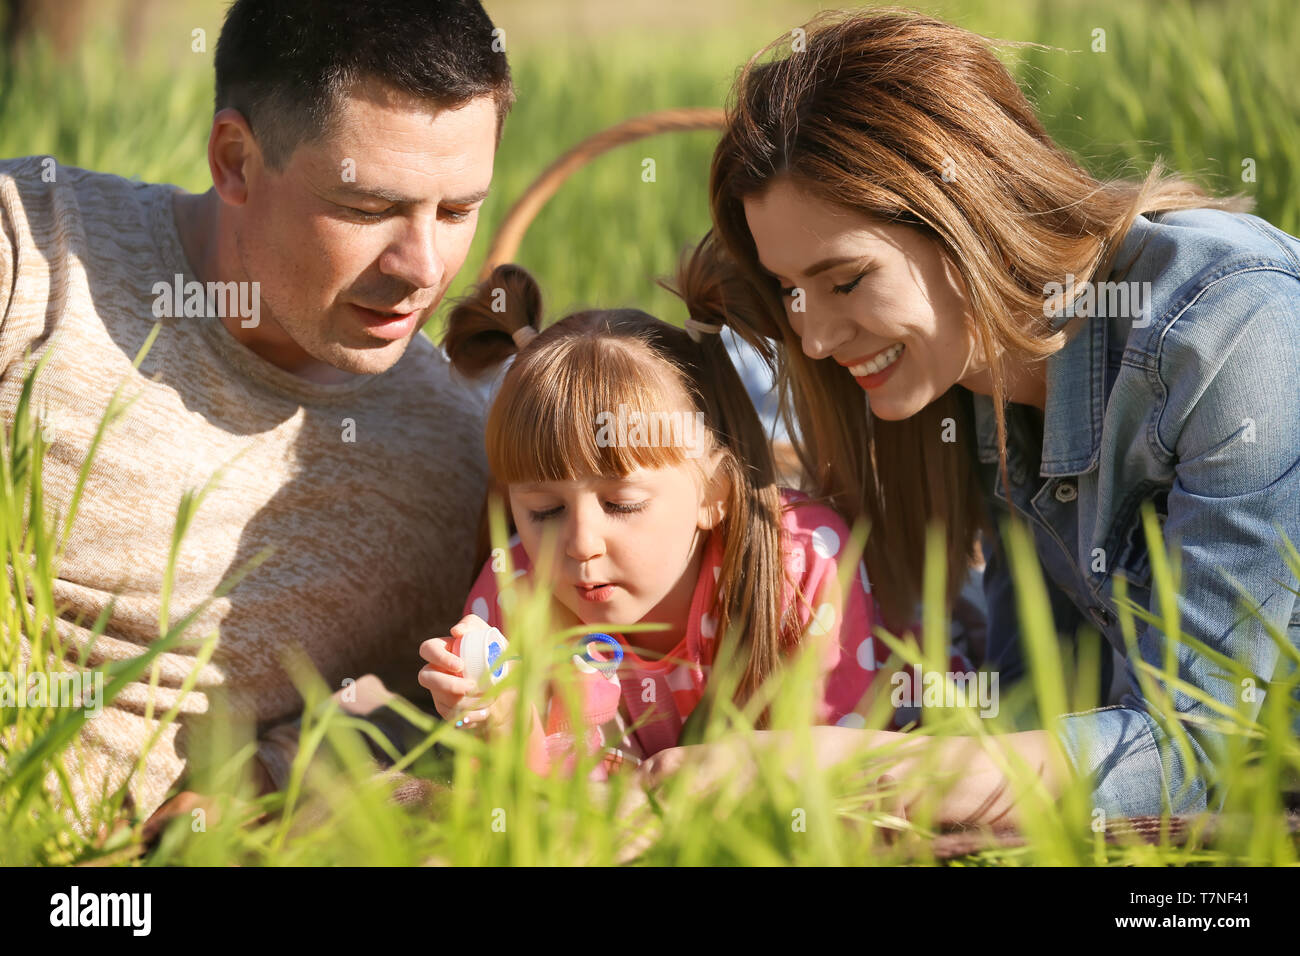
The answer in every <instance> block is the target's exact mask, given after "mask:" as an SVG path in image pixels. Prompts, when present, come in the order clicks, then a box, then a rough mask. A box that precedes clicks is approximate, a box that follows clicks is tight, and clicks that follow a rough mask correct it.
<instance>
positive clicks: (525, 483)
mask: <svg viewBox="0 0 1300 956" xmlns="http://www.w3.org/2000/svg"><path fill="white" fill-rule="evenodd" d="M715 255H716V252H715V250H714V247H713V244H712V240H711V238H710V237H706V238H705V240H704V241H703V242H702V243H701V244H700V246H699V247H697V248H696V250H695V251H694V253H693V254H692V255H691V256H689V257H688V259H687V260H686V261H684V262H683V265H682V268H681V269H680V270H679V285H680V286H681V290H680V291H679V292H678V293H677V294H679V295H680V296H681V297H682V298H683V299H684V300H685V302H686V304H687V306H688V308H689V309H690V312H691V314H692V317H691V318H690V319H688V320H687V328H686V330H685V331H683V330H681V329H677V328H675V327H673V326H671V325H669V324H667V323H665V322H661V321H659V320H658V319H655V318H653V317H652V316H650V315H647V314H645V313H644V312H640V311H637V310H632V309H617V310H590V311H584V312H578V313H576V314H573V315H570V316H568V317H567V318H564V319H562V320H560V321H558V322H555V323H554V324H552V325H550V326H548V327H547V328H546V329H545V330H544V331H541V332H538V331H537V329H538V328H539V327H540V326H541V321H542V315H541V295H540V292H539V290H538V287H537V285H536V283H535V282H534V280H533V279H532V277H531V276H530V275H529V274H528V273H527V272H525V271H524V270H523V269H521V268H519V267H516V266H500V267H498V268H497V269H496V270H495V271H494V272H493V274H492V276H491V278H490V279H489V280H488V281H487V282H486V283H484V284H482V285H481V286H480V287H479V288H478V289H477V290H476V292H475V293H473V294H472V295H471V296H470V297H469V298H468V299H466V300H464V301H462V302H461V303H460V304H458V305H457V306H456V308H455V309H454V310H453V311H452V313H451V315H450V316H449V320H448V331H447V335H446V338H445V341H444V347H445V348H446V350H447V354H448V356H449V358H450V359H451V361H452V363H453V365H454V366H455V367H456V368H457V369H458V370H459V371H460V372H462V373H464V374H466V375H469V376H477V375H479V374H480V373H482V372H483V371H484V370H486V369H489V368H491V367H493V366H495V365H497V364H498V363H499V362H501V361H502V360H503V359H505V358H507V357H508V356H509V355H511V354H515V359H514V361H513V364H512V365H511V366H510V368H509V370H508V372H507V373H506V374H505V376H504V378H503V379H502V381H501V384H500V388H499V391H498V393H497V395H496V398H495V401H494V402H493V404H492V408H491V411H490V412H489V416H488V420H487V426H486V444H487V456H488V464H489V467H490V470H491V473H492V476H493V480H494V481H495V482H496V483H497V484H498V485H499V486H501V487H503V488H504V489H506V490H507V491H508V496H509V504H510V513H511V515H512V517H513V523H514V525H515V527H516V528H517V529H518V531H517V534H516V535H515V536H514V537H513V538H512V539H511V541H510V545H511V549H512V555H511V556H512V558H513V565H514V567H515V568H516V574H522V575H526V576H527V577H528V580H529V581H530V583H532V584H533V585H534V586H537V585H538V584H541V585H542V586H544V587H546V588H547V589H548V590H550V591H551V592H552V594H553V596H554V604H555V606H556V610H557V613H558V615H559V617H560V620H559V621H557V622H556V624H557V627H561V628H567V627H570V626H574V625H582V626H584V627H586V628H588V629H589V630H590V631H593V632H605V633H607V634H610V635H612V637H613V638H614V639H615V640H617V641H618V643H619V645H620V646H621V650H622V652H623V656H622V662H621V664H619V665H618V667H617V678H618V680H617V682H616V686H618V687H619V688H620V689H621V700H620V699H619V697H618V696H617V695H616V696H615V698H614V700H615V702H616V704H618V711H619V713H618V718H619V720H618V722H617V728H618V730H617V731H616V733H621V734H623V739H621V740H610V739H609V737H610V734H609V733H606V734H605V737H604V742H605V744H606V745H612V746H614V747H616V748H617V750H618V751H620V752H622V753H623V754H630V755H631V756H633V757H635V758H638V759H641V758H644V757H647V756H649V755H651V754H654V753H656V752H658V751H660V750H663V749H664V748H667V747H672V746H675V745H677V743H678V741H679V738H680V737H681V733H682V728H683V725H684V723H685V722H686V720H687V719H688V718H689V717H690V716H691V714H692V711H694V710H695V709H696V707H697V705H698V704H699V703H700V702H701V699H702V697H703V696H704V695H705V692H706V687H707V684H708V681H709V675H710V671H711V668H712V666H713V664H714V661H715V658H716V657H717V655H718V652H719V647H718V645H719V642H720V641H724V640H727V641H733V640H734V641H735V642H737V644H736V647H735V651H736V652H738V660H739V663H740V664H741V665H743V667H742V671H741V673H742V677H741V680H740V683H739V686H738V688H737V690H736V695H735V699H736V703H737V704H738V705H743V704H744V702H745V701H747V700H748V699H749V698H750V697H751V696H752V695H753V694H754V693H755V691H756V690H757V689H758V688H759V687H760V686H762V685H763V684H764V682H765V681H767V680H768V679H769V678H771V677H773V676H774V675H775V674H776V673H777V670H778V666H779V664H780V663H781V661H782V658H783V657H784V656H785V655H786V654H788V653H789V652H790V651H791V650H793V649H794V648H795V647H797V646H799V643H800V641H801V638H803V637H804V636H805V635H807V636H812V637H815V638H817V639H818V640H819V641H821V642H822V645H821V646H822V651H821V658H820V660H821V676H820V680H821V686H820V687H819V688H818V700H819V701H820V704H819V707H818V713H817V719H818V720H820V721H821V722H823V723H837V722H843V723H851V722H854V721H857V722H858V725H860V723H861V720H860V718H859V717H858V716H857V715H856V714H855V709H862V708H864V707H865V702H864V695H865V694H866V692H867V690H868V687H869V685H870V684H871V682H872V678H873V677H874V676H875V674H876V663H877V661H878V660H882V659H883V658H884V657H887V656H888V654H887V652H886V653H881V651H883V648H882V649H880V650H878V649H877V648H876V647H875V641H874V639H873V638H872V636H871V629H872V627H873V625H874V623H875V621H876V611H875V606H874V602H873V600H872V597H871V588H870V583H869V582H868V580H867V575H866V570H865V566H863V565H861V564H859V566H858V568H857V569H856V572H855V573H854V574H852V575H851V577H850V578H849V584H850V587H849V590H848V593H847V594H843V595H842V594H841V593H840V590H839V583H838V579H837V573H838V564H837V559H839V558H840V557H841V555H842V554H843V552H844V550H845V548H846V546H847V545H848V540H849V529H848V528H847V527H846V526H845V524H844V522H843V520H842V519H841V518H840V517H839V516H838V515H836V514H835V512H833V511H832V510H831V509H830V508H828V507H826V506H824V505H822V504H819V503H817V502H814V501H811V500H809V499H808V498H807V497H806V496H805V495H802V494H800V493H798V492H794V491H790V490H787V489H780V488H778V487H777V486H776V483H775V480H774V466H773V461H772V455H771V451H770V448H769V445H768V441H767V438H766V436H765V434H764V432H763V429H762V426H761V424H760V422H759V419H758V416H757V414H756V412H755V410H754V407H753V405H752V404H751V402H750V400H749V398H748V396H747V395H746V393H745V390H744V387H743V385H742V383H741V381H740V379H739V377H738V375H737V373H736V370H735V368H734V367H733V366H732V364H731V361H730V359H729V357H728V355H727V353H726V349H725V347H724V344H723V342H722V341H721V339H720V336H719V335H718V332H719V331H720V330H721V326H722V322H723V321H724V318H725V315H726V313H727V309H728V308H735V307H738V305H739V303H740V302H741V291H742V290H739V289H737V288H735V287H734V286H732V285H729V283H730V282H733V281H734V280H731V279H727V278H722V276H724V275H729V273H721V272H719V271H718V269H717V265H716V259H715V258H714V257H715ZM544 541H553V542H554V545H553V547H554V551H553V553H552V555H551V562H550V567H551V568H552V569H553V572H552V575H551V580H549V581H547V582H534V581H532V573H533V568H534V567H535V566H536V565H537V564H538V563H539V556H540V550H541V548H542V547H543V544H544ZM492 564H493V562H489V563H488V564H487V565H485V566H484V568H483V570H482V573H481V574H480V575H479V577H478V580H477V582H476V583H475V584H474V586H473V589H472V591H471V592H470V595H469V597H468V599H467V601H466V605H465V613H466V615H467V616H466V618H465V619H464V620H462V621H461V622H460V623H459V624H458V625H456V627H454V628H453V629H452V637H455V638H459V637H461V636H463V635H464V634H465V633H466V632H467V631H469V630H472V629H474V628H478V627H484V626H487V625H491V626H493V627H498V628H502V620H503V615H502V611H501V608H500V607H499V604H498V580H497V573H496V572H495V571H494V570H493V567H492ZM498 566H499V565H498ZM640 621H644V622H659V623H664V624H667V625H668V630H666V631H663V632H658V631H654V632H637V633H634V634H633V635H631V637H632V638H633V640H628V639H626V638H625V637H624V636H623V635H621V634H619V633H618V628H619V626H620V624H628V623H633V622H640ZM502 629H503V630H504V628H502ZM506 637H507V639H508V638H509V634H506ZM447 645H448V642H447V641H446V640H444V639H441V638H437V639H433V640H430V641H426V642H425V643H424V645H422V647H421V656H422V657H423V658H424V659H425V660H426V661H428V662H429V664H428V666H426V667H425V668H424V669H423V670H422V671H421V673H420V682H421V683H422V684H423V685H424V686H425V687H427V688H428V689H429V690H430V692H431V693H432V695H433V699H434V702H435V705H436V706H437V709H438V712H439V713H440V714H441V715H442V716H443V717H444V718H451V717H453V715H457V714H463V708H464V706H465V705H467V704H470V703H472V702H474V701H476V700H477V697H478V694H479V690H478V688H477V687H476V685H475V684H474V683H473V682H472V681H470V680H468V679H467V678H465V677H463V676H460V675H462V674H463V670H462V662H461V661H460V659H459V658H458V657H456V655H454V654H452V653H450V652H449V650H448V647H447ZM588 670H591V668H588ZM864 712H865V711H864ZM486 716H487V712H486V711H478V712H471V713H469V714H468V715H464V716H462V721H461V722H462V723H463V724H470V725H473V724H476V723H481V722H482V721H484V720H485V719H486ZM598 719H600V718H598ZM534 723H535V726H540V721H539V720H535V722H534ZM551 729H552V722H550V721H549V719H548V726H547V731H551ZM552 755H554V748H552ZM545 762H546V761H545V760H544V759H543V761H542V763H543V764H545Z"/></svg>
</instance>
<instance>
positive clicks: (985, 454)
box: [974, 216, 1151, 478]
mask: <svg viewBox="0 0 1300 956" xmlns="http://www.w3.org/2000/svg"><path fill="white" fill-rule="evenodd" d="M1150 228H1151V223H1150V222H1149V220H1147V219H1146V217H1144V216H1138V217H1137V218H1136V219H1135V220H1134V221H1133V225H1132V226H1131V227H1130V229H1129V231H1128V233H1127V234H1126V235H1125V237H1124V241H1123V242H1122V243H1121V244H1120V249H1119V253H1118V254H1117V255H1116V256H1115V262H1116V263H1117V264H1118V263H1123V262H1126V261H1127V260H1128V259H1129V258H1130V257H1131V256H1132V255H1133V254H1134V252H1135V251H1136V247H1137V246H1138V245H1139V244H1140V243H1141V242H1142V239H1143V237H1144V236H1145V235H1146V234H1147V232H1148V231H1149V230H1150ZM1074 317H1075V312H1074V303H1070V304H1069V305H1067V306H1066V308H1065V310H1064V313H1063V314H1062V315H1060V316H1058V317H1055V318H1053V319H1052V328H1053V329H1054V330H1059V329H1060V328H1061V327H1062V326H1064V325H1065V324H1066V323H1067V322H1068V321H1069V320H1070V319H1072V318H1074ZM1080 322H1082V323H1083V324H1082V327H1081V328H1080V329H1079V330H1078V332H1077V333H1076V334H1075V335H1074V337H1073V338H1072V339H1070V340H1069V341H1068V342H1067V343H1066V344H1065V346H1064V347H1063V348H1061V349H1060V350H1059V351H1057V352H1055V353H1053V354H1052V355H1050V356H1048V358H1047V407H1046V408H1045V409H1044V410H1043V452H1042V463H1041V466H1040V470H1039V474H1040V476H1041V477H1044V478H1050V477H1060V476H1064V475H1081V474H1084V473H1086V472H1089V471H1092V470H1093V469H1094V468H1096V467H1097V462H1098V459H1099V457H1100V453H1101V426H1102V420H1103V419H1104V418H1105V412H1106V349H1107V335H1108V328H1107V327H1108V326H1109V324H1110V323H1109V321H1108V320H1106V319H1104V318H1093V319H1091V320H1090V319H1088V318H1083V319H1080ZM974 399H975V401H974V410H975V429H976V438H977V443H978V454H979V460H980V461H981V462H984V463H986V464H987V463H996V462H997V460H998V441H997V419H996V418H995V417H994V412H993V399H992V398H990V397H989V396H987V395H975V396H974ZM1008 441H1010V436H1008Z"/></svg>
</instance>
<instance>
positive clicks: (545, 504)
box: [509, 465, 721, 647]
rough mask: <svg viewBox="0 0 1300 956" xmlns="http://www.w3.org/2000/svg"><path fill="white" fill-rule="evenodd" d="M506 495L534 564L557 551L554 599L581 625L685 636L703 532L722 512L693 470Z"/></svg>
mask: <svg viewBox="0 0 1300 956" xmlns="http://www.w3.org/2000/svg"><path fill="white" fill-rule="evenodd" d="M509 491H510V508H511V511H512V513H513V515H514V518H515V525H516V527H517V528H518V529H519V539H520V543H521V544H522V545H523V547H524V551H525V552H527V554H528V557H529V559H530V560H531V561H532V563H533V566H534V567H537V565H538V564H539V563H540V562H541V560H542V554H543V550H544V549H546V548H547V547H548V546H549V547H551V548H552V549H553V550H552V554H551V559H552V563H551V567H552V568H553V572H552V575H553V582H554V592H555V596H556V599H557V600H558V601H559V602H560V603H561V604H562V605H563V606H564V607H565V608H567V609H568V610H569V611H570V612H572V614H573V615H574V616H575V617H576V618H577V619H578V620H579V621H581V622H582V623H583V624H591V625H601V624H630V623H635V622H637V621H641V620H645V621H654V622H663V623H669V624H672V625H674V632H675V633H676V634H677V635H680V634H681V633H683V630H682V628H684V625H685V621H686V618H687V617H688V615H689V613H690V605H691V598H692V597H693V595H694V593H695V583H696V580H697V579H698V577H699V572H700V563H701V561H702V560H703V549H702V547H701V545H702V543H703V539H704V535H703V534H701V532H702V531H707V529H708V528H710V527H711V526H712V525H713V524H714V523H715V521H716V519H717V518H718V517H720V514H721V512H720V511H719V510H718V508H719V507H720V501H719V500H717V499H713V500H712V501H710V500H708V499H706V496H705V495H704V493H703V492H702V491H701V489H700V487H699V485H698V484H697V479H696V475H695V472H694V469H693V468H691V467H687V466H685V465H682V466H676V467H667V468H657V469H653V470H651V469H641V470H638V471H635V472H633V473H632V474H630V475H628V476H627V477H624V478H609V477H594V478H591V479H587V480H582V481H548V482H541V483H537V484H511V485H510V486H509ZM652 636H653V635H649V634H647V635H639V637H652ZM638 643H640V642H638ZM669 646H670V647H671V646H672V645H669Z"/></svg>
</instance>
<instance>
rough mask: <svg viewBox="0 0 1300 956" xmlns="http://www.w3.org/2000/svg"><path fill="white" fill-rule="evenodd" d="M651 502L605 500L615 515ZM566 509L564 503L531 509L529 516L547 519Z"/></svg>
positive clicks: (643, 507) (626, 513)
mask: <svg viewBox="0 0 1300 956" xmlns="http://www.w3.org/2000/svg"><path fill="white" fill-rule="evenodd" d="M649 503H650V502H648V501H638V502H635V503H630V504H629V503H625V502H621V501H607V502H605V510H606V511H608V512H609V513H610V514H613V515H630V514H636V512H638V511H644V510H645V508H646V506H647V505H648V504H649ZM563 510H564V505H556V506H555V507H554V508H548V509H546V510H545V511H531V510H530V511H529V512H528V517H529V518H531V519H532V520H533V521H546V520H547V519H548V518H554V517H555V516H556V515H558V514H559V513H560V512H561V511H563Z"/></svg>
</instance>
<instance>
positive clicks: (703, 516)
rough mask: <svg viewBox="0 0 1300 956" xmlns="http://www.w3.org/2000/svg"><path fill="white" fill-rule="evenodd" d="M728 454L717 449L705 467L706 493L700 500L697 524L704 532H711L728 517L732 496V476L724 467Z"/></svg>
mask: <svg viewBox="0 0 1300 956" xmlns="http://www.w3.org/2000/svg"><path fill="white" fill-rule="evenodd" d="M725 457H726V452H725V451H723V450H722V449H716V450H715V451H714V452H713V454H711V455H710V456H709V459H708V462H707V463H706V464H705V466H704V471H705V482H704V493H703V495H702V497H701V500H700V514H699V518H698V520H697V522H696V525H697V527H699V528H700V530H702V531H709V530H711V529H713V528H716V527H717V526H718V525H719V524H721V523H722V519H723V518H725V517H726V516H727V500H728V498H730V496H731V476H730V475H729V474H728V473H727V469H726V468H724V467H722V462H723V459H724V458H725Z"/></svg>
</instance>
